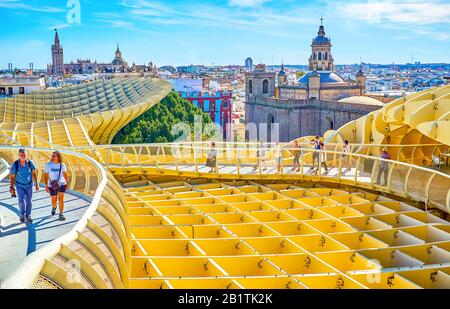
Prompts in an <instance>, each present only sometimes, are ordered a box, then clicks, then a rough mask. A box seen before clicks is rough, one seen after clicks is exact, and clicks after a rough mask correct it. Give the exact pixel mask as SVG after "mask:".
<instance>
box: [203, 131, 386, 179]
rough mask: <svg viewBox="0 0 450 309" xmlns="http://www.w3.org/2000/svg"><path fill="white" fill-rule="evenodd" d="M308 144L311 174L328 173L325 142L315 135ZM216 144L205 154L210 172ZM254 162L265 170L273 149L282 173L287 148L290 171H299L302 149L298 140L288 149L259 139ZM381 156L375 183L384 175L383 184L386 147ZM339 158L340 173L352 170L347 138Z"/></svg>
mask: <svg viewBox="0 0 450 309" xmlns="http://www.w3.org/2000/svg"><path fill="white" fill-rule="evenodd" d="M310 145H312V146H313V152H312V166H311V169H310V171H311V174H312V175H317V173H318V172H319V169H320V168H321V167H323V168H324V169H325V171H324V173H323V175H327V174H328V173H329V168H328V164H327V161H328V160H327V152H326V148H325V143H324V142H323V141H321V140H320V137H319V136H316V137H315V138H314V139H313V140H311V141H310ZM215 147H216V144H215V143H214V142H212V143H211V145H210V149H209V151H208V154H207V159H206V166H207V167H209V168H210V170H209V172H210V173H216V172H217V150H216V148H215ZM256 148H257V149H256V159H257V160H256V164H255V166H254V171H255V172H256V171H257V170H261V171H266V170H267V158H266V154H267V152H268V151H269V150H272V151H273V157H274V161H275V166H276V170H277V173H279V174H280V173H282V171H283V151H284V150H289V153H290V155H291V157H292V158H293V167H292V169H291V170H290V172H300V171H301V161H303V155H304V151H303V149H302V148H301V145H300V143H299V142H298V140H295V141H294V142H293V147H290V148H289V149H283V147H282V146H281V145H280V143H279V142H276V143H275V145H274V147H273V148H272V149H269V148H266V147H265V145H264V143H263V141H259V143H258V144H257V147H256ZM381 158H382V159H383V160H382V161H381V162H380V165H379V169H378V175H377V184H381V183H380V180H381V176H382V175H384V184H386V183H387V181H388V162H387V161H386V160H389V159H390V158H391V157H390V155H389V153H388V151H387V148H384V149H383V151H382V154H381ZM340 159H341V167H342V168H344V170H343V171H342V175H345V174H346V173H348V172H350V171H351V170H352V157H351V147H350V143H349V141H348V140H345V141H344V143H343V145H342V153H341V154H340Z"/></svg>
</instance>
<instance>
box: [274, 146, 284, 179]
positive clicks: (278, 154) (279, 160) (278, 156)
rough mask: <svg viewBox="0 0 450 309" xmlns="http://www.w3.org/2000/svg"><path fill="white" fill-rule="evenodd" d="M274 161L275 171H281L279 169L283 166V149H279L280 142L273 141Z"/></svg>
mask: <svg viewBox="0 0 450 309" xmlns="http://www.w3.org/2000/svg"><path fill="white" fill-rule="evenodd" d="M274 156H275V163H276V165H277V172H278V173H281V169H282V168H283V150H282V149H281V145H280V142H276V143H275V153H274Z"/></svg>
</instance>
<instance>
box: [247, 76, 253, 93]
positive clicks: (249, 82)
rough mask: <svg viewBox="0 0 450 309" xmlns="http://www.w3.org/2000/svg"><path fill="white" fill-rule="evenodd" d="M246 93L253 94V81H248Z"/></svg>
mask: <svg viewBox="0 0 450 309" xmlns="http://www.w3.org/2000/svg"><path fill="white" fill-rule="evenodd" d="M248 93H250V94H253V81H252V80H251V79H250V80H249V81H248Z"/></svg>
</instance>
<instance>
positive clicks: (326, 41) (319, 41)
mask: <svg viewBox="0 0 450 309" xmlns="http://www.w3.org/2000/svg"><path fill="white" fill-rule="evenodd" d="M330 42H331V40H330V39H329V38H327V37H325V36H320V35H318V36H317V37H316V38H315V39H314V40H313V45H327V44H330Z"/></svg>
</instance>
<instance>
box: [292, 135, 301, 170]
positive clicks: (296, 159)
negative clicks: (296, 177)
mask: <svg viewBox="0 0 450 309" xmlns="http://www.w3.org/2000/svg"><path fill="white" fill-rule="evenodd" d="M291 154H292V156H293V157H294V167H293V168H292V171H294V172H295V171H297V172H300V154H301V150H300V144H299V143H298V140H295V141H294V149H293V150H292V151H291Z"/></svg>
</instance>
